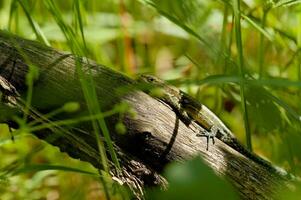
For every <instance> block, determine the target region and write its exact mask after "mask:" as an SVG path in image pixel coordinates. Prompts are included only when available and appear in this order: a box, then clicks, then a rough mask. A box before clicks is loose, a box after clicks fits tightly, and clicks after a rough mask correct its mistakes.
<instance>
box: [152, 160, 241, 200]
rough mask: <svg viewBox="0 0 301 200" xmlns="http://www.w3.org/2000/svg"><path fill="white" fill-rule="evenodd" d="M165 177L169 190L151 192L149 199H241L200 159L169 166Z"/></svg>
mask: <svg viewBox="0 0 301 200" xmlns="http://www.w3.org/2000/svg"><path fill="white" fill-rule="evenodd" d="M165 175H166V178H167V180H168V181H169V186H168V190H167V191H162V190H160V189H158V188H157V189H154V190H149V191H148V193H147V196H148V197H149V199H173V200H183V199H192V200H193V199H195V200H197V199H239V198H238V196H237V194H236V192H235V191H234V189H233V188H232V186H231V185H230V184H229V183H228V182H226V181H225V180H222V179H220V178H219V177H218V176H217V175H216V174H215V173H214V172H213V171H212V170H211V169H210V168H209V167H208V166H207V165H205V164H204V163H203V161H202V160H201V159H200V158H199V157H197V158H194V159H193V160H190V161H187V162H186V163H184V164H180V163H174V164H171V165H169V166H168V167H167V169H166V173H165Z"/></svg>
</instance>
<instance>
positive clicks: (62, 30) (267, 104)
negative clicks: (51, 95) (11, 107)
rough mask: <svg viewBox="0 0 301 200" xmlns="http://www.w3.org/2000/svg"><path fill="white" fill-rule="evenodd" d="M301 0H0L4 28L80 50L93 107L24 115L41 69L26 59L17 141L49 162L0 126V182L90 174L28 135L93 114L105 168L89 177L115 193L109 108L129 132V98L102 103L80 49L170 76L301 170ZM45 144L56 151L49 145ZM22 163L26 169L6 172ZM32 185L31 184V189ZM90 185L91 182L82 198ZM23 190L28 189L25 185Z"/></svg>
mask: <svg viewBox="0 0 301 200" xmlns="http://www.w3.org/2000/svg"><path fill="white" fill-rule="evenodd" d="M300 3H301V1H298V0H295V1H293V0H280V1H241V0H233V1H227V0H219V1H196V0H195V1H187V0H174V1H172V3H170V1H161V0H139V1H137V0H119V1H111V0H103V1H101V3H100V2H99V1H97V0H89V1H84V0H82V1H80V0H66V1H59V0H45V1H38V0H22V1H21V0H6V1H1V2H0V28H1V29H7V30H9V31H10V32H12V33H16V34H18V35H20V36H22V37H25V38H29V39H34V40H37V41H39V42H41V43H42V44H45V45H47V46H51V47H54V48H56V49H61V50H64V51H69V52H71V53H72V54H74V55H75V56H76V58H77V59H78V60H77V63H76V64H77V65H76V66H77V70H78V72H79V73H78V75H79V79H80V80H81V82H80V83H81V87H82V91H83V94H84V97H85V100H86V102H87V105H88V109H89V115H88V116H83V117H81V118H77V119H62V120H59V121H51V120H50V119H51V117H53V116H59V115H61V114H63V113H64V112H67V111H66V110H65V109H66V107H64V106H66V105H61V107H60V108H58V109H56V110H52V111H50V112H49V113H47V114H45V115H43V116H41V117H42V118H43V120H41V121H43V123H41V121H33V122H26V113H28V112H29V111H30V110H31V109H34V108H32V106H31V96H32V93H33V92H34V90H33V85H32V83H33V80H34V79H35V78H37V77H38V71H37V67H36V66H32V65H29V66H30V73H29V74H28V75H27V85H28V86H29V87H28V88H29V90H28V93H27V98H26V101H25V102H24V106H25V107H24V109H25V115H24V117H23V118H22V119H19V123H20V124H22V126H21V129H20V130H18V131H17V132H16V133H17V135H16V139H17V144H18V145H21V142H19V141H23V140H24V144H22V148H26V151H24V152H32V153H30V154H29V155H30V156H29V157H28V156H27V157H26V156H25V157H26V159H31V158H32V159H34V158H35V157H37V155H39V156H40V157H43V158H44V159H46V160H49V162H50V163H47V164H45V163H40V164H41V165H40V166H37V164H39V162H38V161H37V162H30V163H28V164H29V165H24V164H27V163H26V161H25V159H22V158H23V157H24V154H25V153H24V154H23V153H22V152H20V151H18V150H16V149H18V148H19V147H18V146H17V145H12V144H13V142H12V141H11V140H10V136H9V134H8V133H6V131H4V129H0V153H1V156H2V155H3V156H2V157H3V158H2V159H0V169H1V170H0V172H1V173H0V180H2V181H3V182H5V183H7V185H8V186H7V187H5V185H1V184H0V193H1V194H3V197H4V196H5V195H6V196H9V195H8V194H9V193H10V183H12V181H13V179H14V178H16V177H18V178H17V179H18V180H17V183H19V184H21V183H23V182H25V181H26V180H28V179H29V178H30V175H31V174H33V173H34V174H37V176H38V175H39V173H41V174H43V173H44V172H45V171H44V170H46V169H49V170H52V171H56V172H55V173H58V174H59V173H71V172H70V171H72V170H73V172H72V173H75V174H76V173H78V174H79V175H78V176H79V177H81V178H79V179H82V180H86V178H87V177H86V176H87V175H83V174H82V172H87V171H90V170H86V169H87V167H84V168H80V167H82V166H81V163H80V162H78V163H77V165H78V166H79V167H78V168H77V167H72V168H70V167H68V166H67V163H73V162H75V161H72V160H71V159H70V160H68V162H67V163H64V162H61V164H57V162H56V161H59V160H60V159H59V158H56V157H55V156H52V157H51V156H48V155H47V154H46V155H40V154H39V151H36V150H34V149H31V148H30V146H31V145H30V144H29V143H27V142H28V141H27V140H26V139H24V138H26V137H27V134H28V133H30V132H31V131H34V130H42V129H45V128H55V129H60V130H61V131H62V132H64V131H66V130H64V128H63V127H64V126H65V125H69V124H75V123H79V122H82V121H90V122H91V125H92V126H93V134H95V135H96V136H98V134H99V133H101V134H102V137H96V138H97V145H98V150H99V154H100V160H101V161H102V165H103V171H100V172H99V175H98V176H97V177H96V178H95V177H93V178H92V179H93V180H92V182H93V181H94V182H96V183H97V184H99V185H101V189H99V190H101V191H102V192H103V193H102V194H103V195H104V196H105V198H107V199H111V198H114V197H115V196H114V194H113V192H112V191H113V189H112V183H111V182H110V176H109V163H108V156H109V157H110V158H112V161H113V163H114V167H115V168H116V169H117V170H118V169H119V168H120V165H119V163H118V157H117V155H116V152H115V151H114V148H113V144H112V141H111V136H110V133H109V131H108V128H107V125H106V123H105V121H104V118H105V117H108V116H110V115H112V114H116V113H120V114H119V115H120V120H119V122H118V123H117V124H116V128H117V130H119V131H121V132H123V131H124V127H123V124H122V117H123V115H124V113H125V112H127V111H125V110H127V109H128V108H127V109H125V107H127V106H125V107H123V106H122V105H121V106H119V107H118V106H116V107H115V108H114V109H112V110H110V111H105V112H103V111H102V108H100V106H99V104H98V101H99V100H98V97H97V95H96V91H95V87H96V86H95V83H94V80H93V78H92V76H90V74H89V73H88V74H85V73H83V71H82V66H81V62H80V61H81V60H80V57H82V56H84V57H88V58H91V59H93V60H96V61H97V62H98V63H100V64H103V65H105V66H107V67H110V68H113V69H115V70H118V71H120V72H123V73H125V74H126V75H128V76H131V77H133V78H134V77H136V75H137V74H139V73H152V74H155V75H157V76H159V77H161V78H163V79H166V80H169V81H170V83H171V84H174V85H176V86H177V87H180V88H181V89H183V90H185V91H187V92H189V93H190V94H191V95H192V96H195V97H196V98H197V99H198V100H199V101H201V102H202V103H204V104H205V105H207V106H208V107H210V108H211V109H212V110H213V111H214V112H216V113H217V114H218V116H219V117H221V119H222V120H223V121H225V123H226V124H227V125H228V126H229V127H230V129H231V130H233V132H234V133H235V135H236V136H237V137H238V139H239V140H240V141H242V142H243V143H245V144H246V146H247V147H248V148H249V149H252V150H253V151H255V152H256V153H259V154H261V155H263V156H265V157H267V158H268V159H270V160H271V161H272V162H273V163H276V164H277V165H280V166H283V167H285V168H286V169H287V170H288V171H291V172H294V173H296V174H298V175H300V173H301V170H300V169H301V166H300V159H301V151H300V148H299V146H300V145H301V136H300V134H299V133H300V130H301V127H300V120H301V119H300V113H301V104H300V101H301V98H300V97H301V92H300V89H301V64H300V60H301V54H300V52H301V51H300V48H301V45H300V44H301V28H300V22H301V15H300V10H301V5H300ZM25 60H26V58H25ZM29 64H30V63H29ZM71 104H72V103H71ZM67 106H68V105H67ZM58 127H61V128H58ZM23 136H24V137H23ZM25 136H26V137H25ZM33 140H34V139H33ZM1 141H3V142H1ZM10 141H11V142H10ZM34 141H35V143H40V141H38V140H34ZM26 144H27V145H26ZM5 149H9V150H11V151H13V150H14V149H15V150H16V152H15V153H6V151H7V150H5ZM47 149H48V150H47V151H53V150H51V147H49V146H48V147H47ZM105 149H107V150H108V151H107V152H106V151H105ZM6 154H7V155H6ZM12 155H13V156H12ZM60 156H62V155H60ZM9 157H12V158H13V159H9ZM288 158H289V159H288ZM14 160H15V162H16V163H18V165H12V166H15V168H11V169H10V170H7V169H6V168H5V166H6V167H8V166H9V165H10V164H11V163H14ZM73 168H74V169H75V170H74V169H73ZM88 168H89V167H88ZM20 170H21V171H22V175H16V174H14V176H12V174H13V173H6V172H7V171H10V172H18V171H20ZM76 170H79V171H77V172H76ZM58 174H56V176H59V175H58ZM24 175H25V176H24ZM41 176H42V177H43V178H41V179H45V180H48V179H49V177H48V176H47V175H45V177H44V176H43V175H41ZM108 177H109V178H108ZM90 178H91V177H90ZM37 179H39V178H37ZM88 179H89V178H88ZM89 181H91V179H89ZM89 181H88V182H89ZM62 182H63V181H62ZM38 183H39V184H41V182H39V181H37V184H38ZM65 184H67V185H68V184H70V185H72V184H71V183H65ZM57 185H60V184H59V183H58V184H57ZM64 187H66V188H68V187H67V186H64V184H63V183H62V184H61V185H60V186H59V188H64ZM70 188H72V187H70ZM70 188H69V190H71V189H70ZM21 190H22V189H20V188H19V191H21ZM66 190H67V189H66ZM37 191H38V189H37ZM59 191H60V192H61V193H62V190H59ZM117 191H118V192H117V193H118V194H120V195H119V196H118V198H124V199H126V198H127V195H124V193H123V192H122V191H123V190H122V189H120V190H117ZM22 192H23V193H22V194H24V191H23V190H22ZM26 192H28V193H32V190H27V191H25V193H26ZM40 193H41V194H42V193H43V192H42V191H40ZM88 194H89V192H87V190H85V192H83V193H81V195H79V198H81V197H85V196H87V195H88ZM18 195H19V198H20V199H22V197H23V196H22V195H21V192H20V194H19V193H18ZM0 198H1V196H0ZM4 199H10V198H9V197H7V198H4Z"/></svg>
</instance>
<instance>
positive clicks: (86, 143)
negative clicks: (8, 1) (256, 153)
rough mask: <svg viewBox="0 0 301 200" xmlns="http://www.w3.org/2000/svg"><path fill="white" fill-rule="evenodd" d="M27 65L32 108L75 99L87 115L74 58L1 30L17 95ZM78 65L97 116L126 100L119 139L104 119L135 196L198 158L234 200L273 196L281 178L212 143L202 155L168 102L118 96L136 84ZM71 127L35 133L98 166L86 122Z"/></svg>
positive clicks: (3, 57)
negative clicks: (167, 170)
mask: <svg viewBox="0 0 301 200" xmlns="http://www.w3.org/2000/svg"><path fill="white" fill-rule="evenodd" d="M24 58H25V59H24ZM25 60H26V62H25ZM26 63H27V64H26ZM28 63H31V64H33V65H35V66H37V67H38V68H39V78H38V80H36V81H35V82H34V88H33V97H32V103H31V105H32V107H34V108H35V109H36V110H38V111H39V112H41V113H47V112H49V111H51V110H53V109H57V108H59V107H61V106H62V105H63V104H64V103H66V102H68V101H76V102H80V104H81V112H79V113H77V116H80V115H84V114H85V113H86V114H87V111H86V110H87V109H86V103H85V100H84V95H83V92H82V88H81V85H80V81H79V78H78V77H79V76H78V74H77V70H76V65H75V64H76V62H75V57H74V56H72V55H70V54H66V53H62V52H59V51H57V50H54V49H52V48H48V47H45V46H43V45H40V44H38V43H36V42H32V41H28V40H24V39H21V38H18V37H16V36H12V35H10V34H8V33H4V32H0V65H1V68H0V75H1V76H2V77H4V78H5V79H7V80H8V81H9V82H10V83H11V84H12V85H13V86H14V87H15V88H16V89H17V91H18V92H19V93H20V94H21V95H22V97H23V98H24V97H25V95H26V90H27V88H26V84H25V77H26V74H27V72H28ZM81 63H82V65H83V66H84V69H85V72H86V73H87V74H89V73H91V75H92V76H93V79H94V82H95V85H96V92H97V96H98V99H99V104H100V106H101V108H102V110H103V111H105V110H109V109H111V108H112V107H113V106H114V105H115V104H116V103H118V102H121V101H125V102H127V103H128V104H130V105H131V106H132V108H133V109H134V110H135V111H136V112H137V116H136V118H131V117H130V116H128V115H127V116H125V118H124V120H123V122H124V124H125V125H126V127H127V134H125V135H118V134H116V133H115V131H114V125H115V123H116V121H117V116H113V117H109V118H107V119H106V122H107V124H108V127H109V130H110V133H111V136H112V138H113V141H114V142H115V144H116V149H117V151H118V155H119V159H120V161H121V165H122V168H123V174H124V176H123V177H120V176H119V177H118V178H119V179H120V180H121V181H123V182H125V183H127V184H128V185H129V186H130V187H132V189H133V190H135V191H136V192H138V193H139V192H140V193H141V192H142V191H143V189H144V188H145V187H148V186H154V185H161V186H164V185H165V181H164V178H163V177H162V176H161V175H160V173H161V172H162V169H163V168H164V166H165V165H166V164H168V163H170V162H173V161H184V160H187V159H189V158H192V157H194V156H196V155H200V156H201V157H202V158H203V159H204V161H205V162H206V163H207V164H208V165H209V166H210V167H211V168H212V169H213V170H214V171H215V172H216V173H217V174H219V175H221V176H227V177H228V178H229V180H230V181H231V182H232V184H233V185H234V186H235V187H236V188H237V190H238V191H239V192H240V194H241V197H243V198H246V199H270V198H271V197H273V196H274V195H277V190H276V188H278V187H279V186H282V185H284V184H286V183H287V181H286V179H285V178H284V177H281V176H280V175H277V174H274V173H271V172H270V171H269V170H268V169H267V168H265V167H264V166H261V165H259V164H257V163H255V162H254V161H252V160H250V159H248V158H246V157H244V156H243V155H241V154H240V153H239V152H236V151H235V150H233V149H232V148H230V147H228V146H227V145H225V144H224V143H222V142H220V141H219V140H217V141H216V144H215V145H214V146H211V147H210V149H209V151H206V140H205V139H204V138H200V137H197V136H196V133H197V132H198V130H200V129H201V127H198V126H197V125H196V124H193V123H192V124H191V125H190V126H189V127H187V126H186V125H185V124H183V123H182V122H181V120H179V119H178V118H177V116H176V114H175V113H174V112H173V111H172V109H171V108H170V107H169V106H168V105H166V104H164V103H162V102H159V101H158V100H156V99H153V98H151V97H150V96H148V95H147V94H145V93H143V92H141V91H131V92H127V93H123V95H122V93H120V90H119V86H128V88H131V86H133V85H134V83H135V82H134V81H133V80H131V79H129V78H127V77H126V76H124V75H122V74H120V73H118V72H115V71H112V70H111V69H109V68H107V67H104V66H101V65H97V64H96V63H94V62H92V61H88V60H87V59H81ZM2 106H3V105H2ZM1 110H2V109H1ZM62 117H63V118H69V117H74V116H68V115H64V116H62ZM0 120H2V121H3V122H7V121H9V119H7V118H6V116H1V117H0ZM11 124H13V123H11ZM70 130H71V132H69V133H70V134H68V133H66V134H65V133H64V134H60V135H59V136H57V133H53V132H52V131H51V130H49V129H47V130H43V131H38V132H34V134H35V135H36V136H38V137H39V138H41V139H44V140H47V141H48V142H49V143H51V144H53V145H56V146H58V147H59V148H60V150H61V151H63V152H67V153H68V154H69V155H70V156H72V157H75V158H79V159H81V160H84V161H88V162H90V163H91V164H93V165H94V166H96V167H98V168H101V163H100V159H99V158H100V157H99V154H98V150H97V147H96V144H95V138H94V134H91V132H92V131H91V130H92V127H91V125H90V124H89V123H81V124H79V125H77V126H74V127H72V129H70ZM53 135H56V136H55V137H53ZM138 193H137V195H138Z"/></svg>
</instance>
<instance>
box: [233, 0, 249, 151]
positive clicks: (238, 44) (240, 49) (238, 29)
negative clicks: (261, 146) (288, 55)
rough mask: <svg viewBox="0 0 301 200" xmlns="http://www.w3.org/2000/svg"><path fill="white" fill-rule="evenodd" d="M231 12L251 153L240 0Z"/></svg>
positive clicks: (245, 122) (242, 104)
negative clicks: (233, 20) (232, 14)
mask: <svg viewBox="0 0 301 200" xmlns="http://www.w3.org/2000/svg"><path fill="white" fill-rule="evenodd" d="M233 10H234V19H235V36H236V47H237V52H238V66H239V72H240V76H241V80H240V97H241V106H242V111H243V116H244V125H245V131H246V142H247V148H248V149H249V150H250V151H252V141H251V132H250V126H249V119H248V111H247V104H246V98H245V71H244V57H243V47H242V39H241V24H240V18H241V13H240V0H234V1H233Z"/></svg>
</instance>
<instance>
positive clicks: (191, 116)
mask: <svg viewBox="0 0 301 200" xmlns="http://www.w3.org/2000/svg"><path fill="white" fill-rule="evenodd" d="M138 82H139V83H142V84H148V85H147V86H148V87H147V88H148V89H147V90H144V91H145V92H147V93H150V90H149V88H150V87H152V88H160V89H161V90H162V91H161V95H159V96H154V97H155V98H157V99H159V100H161V101H163V102H164V103H166V104H168V105H169V106H170V107H171V108H172V109H173V110H174V111H175V112H176V113H177V114H178V115H179V118H180V119H181V120H182V121H183V122H184V124H186V125H189V124H190V123H191V122H192V121H194V122H196V123H197V124H198V125H200V126H201V127H202V128H203V129H205V130H203V131H200V133H199V134H197V136H205V137H206V138H207V148H206V149H207V150H208V145H209V140H210V139H212V142H213V144H214V138H215V137H216V138H218V139H219V140H221V141H222V142H224V143H225V144H227V145H228V146H230V147H231V148H233V149H234V150H236V151H238V152H239V153H241V154H243V155H244V156H246V157H247V158H249V159H251V160H253V161H254V162H257V163H258V164H261V165H263V166H265V167H267V168H268V169H270V170H272V171H273V172H275V173H277V174H280V175H281V176H285V177H289V178H293V177H294V176H293V175H291V174H289V173H287V172H286V171H285V170H284V169H282V168H280V167H277V166H273V165H272V164H271V163H270V162H269V161H267V160H265V159H263V158H261V157H259V156H257V155H255V154H254V153H252V152H250V151H249V150H247V149H246V148H245V147H244V146H243V145H242V144H241V143H240V142H239V141H238V139H237V138H236V137H235V135H234V134H233V133H232V132H231V131H230V130H229V128H227V126H226V125H225V124H224V123H223V122H222V121H221V120H220V119H219V118H218V117H217V116H216V115H215V114H214V113H213V112H212V111H211V110H210V109H209V108H207V107H206V106H205V105H203V104H201V103H200V102H199V101H198V100H196V99H194V98H193V97H191V96H189V95H188V94H187V93H185V92H183V91H181V90H180V89H178V88H177V87H175V86H172V85H168V84H167V83H166V82H165V81H163V80H161V79H159V78H157V77H155V76H152V75H148V74H142V75H140V76H139V78H138Z"/></svg>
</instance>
